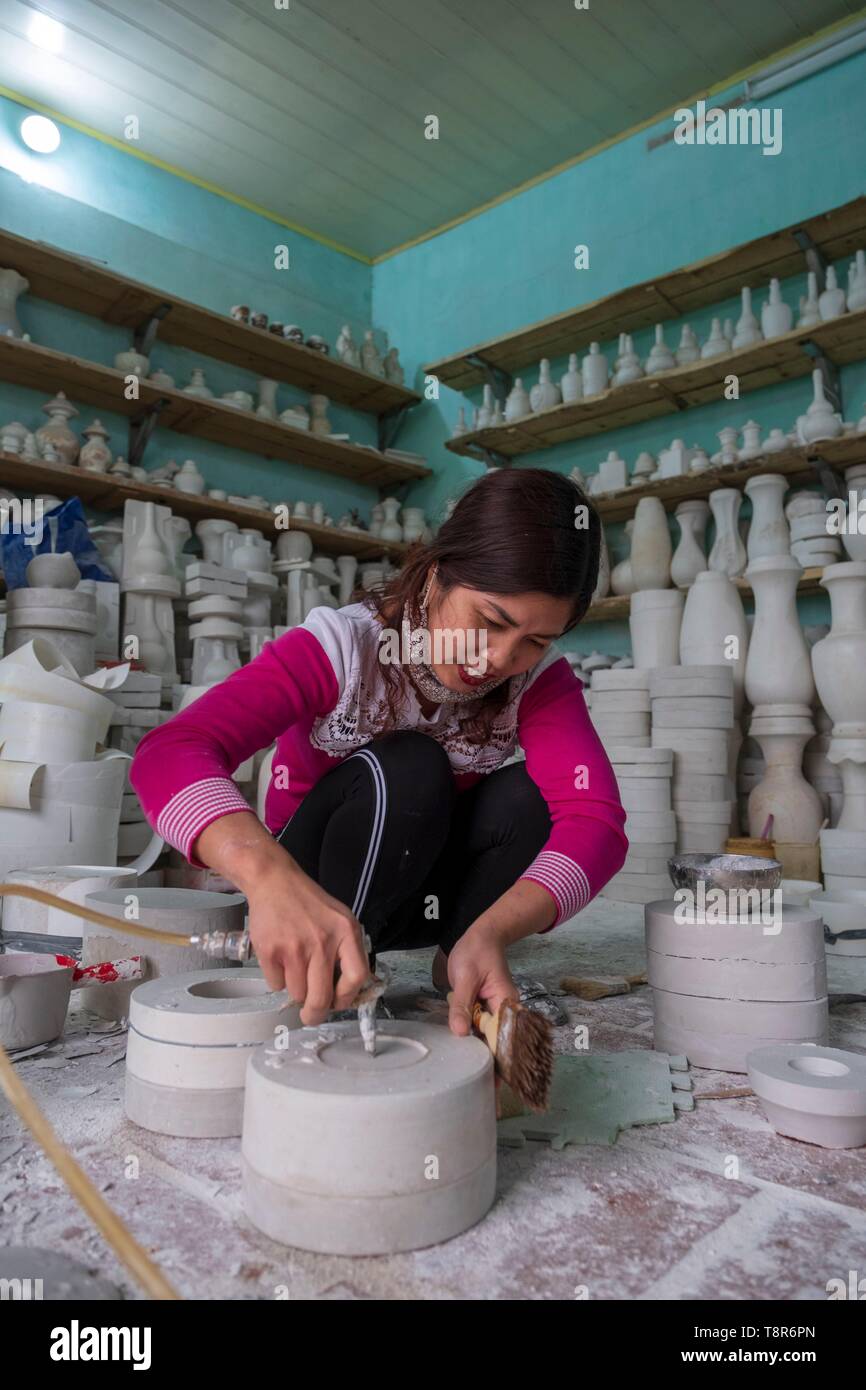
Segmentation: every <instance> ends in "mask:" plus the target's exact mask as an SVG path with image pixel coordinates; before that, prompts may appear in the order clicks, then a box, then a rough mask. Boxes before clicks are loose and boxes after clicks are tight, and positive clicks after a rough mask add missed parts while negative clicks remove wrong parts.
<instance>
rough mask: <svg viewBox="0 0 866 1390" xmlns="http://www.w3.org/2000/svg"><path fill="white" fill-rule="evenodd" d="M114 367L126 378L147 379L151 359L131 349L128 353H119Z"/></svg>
mask: <svg viewBox="0 0 866 1390" xmlns="http://www.w3.org/2000/svg"><path fill="white" fill-rule="evenodd" d="M114 365H115V367H116V368H117V370H118V371H119V372H123V374H124V376H138V377H142V378H144V377H146V376H147V374H148V372H149V371H150V358H149V357H145V356H144V353H142V352H136V351H135V350H134V349H133V348H129V349H128V350H127V351H126V352H119V353H118V354H117V356H116V357H115V359H114Z"/></svg>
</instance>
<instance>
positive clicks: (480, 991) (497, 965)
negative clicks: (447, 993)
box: [448, 925, 518, 1037]
mask: <svg viewBox="0 0 866 1390" xmlns="http://www.w3.org/2000/svg"><path fill="white" fill-rule="evenodd" d="M448 979H449V981H450V984H451V991H452V992H451V1001H450V1008H449V1011H448V1026H449V1027H450V1029H451V1031H452V1033H456V1034H457V1035H458V1037H465V1036H466V1035H467V1034H468V1033H470V1032H471V1031H472V1008H473V1005H474V1004H475V1001H476V1000H477V999H480V1000H481V1002H482V1003H483V1004H484V1006H485V1008H486V1009H488V1010H489V1012H490V1013H492V1014H495V1013H497V1012H498V1010H499V1006H500V1004H502V1002H503V1000H505V999H516V998H517V997H518V995H517V986H516V985H515V983H514V981H513V980H512V978H511V972H510V970H509V969H508V964H507V961H506V959H505V942H504V941H503V940H502V937H501V936H500V935H498V934H497V932H496V931H494V930H493V929H492V928H489V927H482V926H477V925H474V926H471V927H470V928H469V930H468V931H466V932H465V933H464V934H463V936H461V938H460V940H459V941H458V942H457V945H456V946H455V947H454V948H453V949H452V951H451V954H450V955H449V957H448Z"/></svg>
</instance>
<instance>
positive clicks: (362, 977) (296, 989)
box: [247, 856, 370, 1024]
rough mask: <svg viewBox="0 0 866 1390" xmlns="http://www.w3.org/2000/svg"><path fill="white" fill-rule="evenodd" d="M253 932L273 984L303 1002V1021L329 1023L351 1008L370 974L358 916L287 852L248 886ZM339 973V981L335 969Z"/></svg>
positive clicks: (255, 945) (264, 968)
mask: <svg viewBox="0 0 866 1390" xmlns="http://www.w3.org/2000/svg"><path fill="white" fill-rule="evenodd" d="M247 900H248V902H249V907H250V937H251V939H252V943H253V946H254V948H255V952H256V957H257V959H258V962H259V965H260V966H261V968H262V973H263V974H264V977H265V979H266V980H267V982H268V984H269V985H270V987H271V989H282V988H283V987H285V988H286V990H287V991H288V993H289V997H290V998H291V999H294V1000H295V1001H296V1002H297V1003H299V1004H301V1005H302V1006H303V1007H302V1009H301V1022H302V1023H304V1024H317V1023H324V1022H325V1020H326V1019H327V1017H328V1013H329V1011H330V1010H331V1009H348V1008H350V1007H351V1005H352V1002H353V1000H354V998H355V996H356V994H358V992H359V990H360V989H361V987H362V986H363V985H364V984H365V983H366V982H367V980H368V979H369V978H370V965H369V962H368V960H367V953H366V951H365V950H364V944H363V933H362V930H361V925H360V923H359V922H358V920H357V918H355V917H353V916H352V913H351V912H350V911H349V909H348V908H347V907H345V906H344V904H343V903H341V902H338V900H337V899H336V898H332V897H331V895H330V893H326V892H325V891H324V889H323V888H320V887H319V885H318V884H317V883H315V882H314V881H313V879H311V878H310V877H309V875H308V874H305V873H304V872H303V871H302V870H301V869H299V868H298V866H297V865H294V863H293V861H291V860H289V858H288V856H286V862H285V864H284V865H283V864H281V863H276V864H273V865H271V866H270V867H269V868H268V870H267V871H266V872H265V873H264V874H262V875H261V876H260V877H259V879H258V880H257V882H256V884H255V886H254V887H252V888H250V889H249V890H248V891H247ZM337 971H339V979H338V980H337V982H336V986H335V984H334V977H335V973H336V972H337Z"/></svg>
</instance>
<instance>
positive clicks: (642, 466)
mask: <svg viewBox="0 0 866 1390" xmlns="http://www.w3.org/2000/svg"><path fill="white" fill-rule="evenodd" d="M655 471H656V461H655V459H654V458H653V456H652V454H650V453H648V452H647V450H646V449H642V450H641V452H640V453H639V454H638V456H637V458H636V459H635V462H634V469H633V470H632V482H635V481H637V482H643V480H644V479H645V478H649V477H650V476H651V475H652V474H653V473H654V472H655Z"/></svg>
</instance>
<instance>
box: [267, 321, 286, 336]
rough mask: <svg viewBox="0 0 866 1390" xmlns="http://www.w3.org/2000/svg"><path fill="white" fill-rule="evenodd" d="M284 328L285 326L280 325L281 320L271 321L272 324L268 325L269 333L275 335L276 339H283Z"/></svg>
mask: <svg viewBox="0 0 866 1390" xmlns="http://www.w3.org/2000/svg"><path fill="white" fill-rule="evenodd" d="M284 327H285V325H284V324H282V323H280V322H279V320H277V319H271V321H270V323H269V324H268V332H269V333H273V335H274V337H275V338H282V337H283V329H284Z"/></svg>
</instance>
